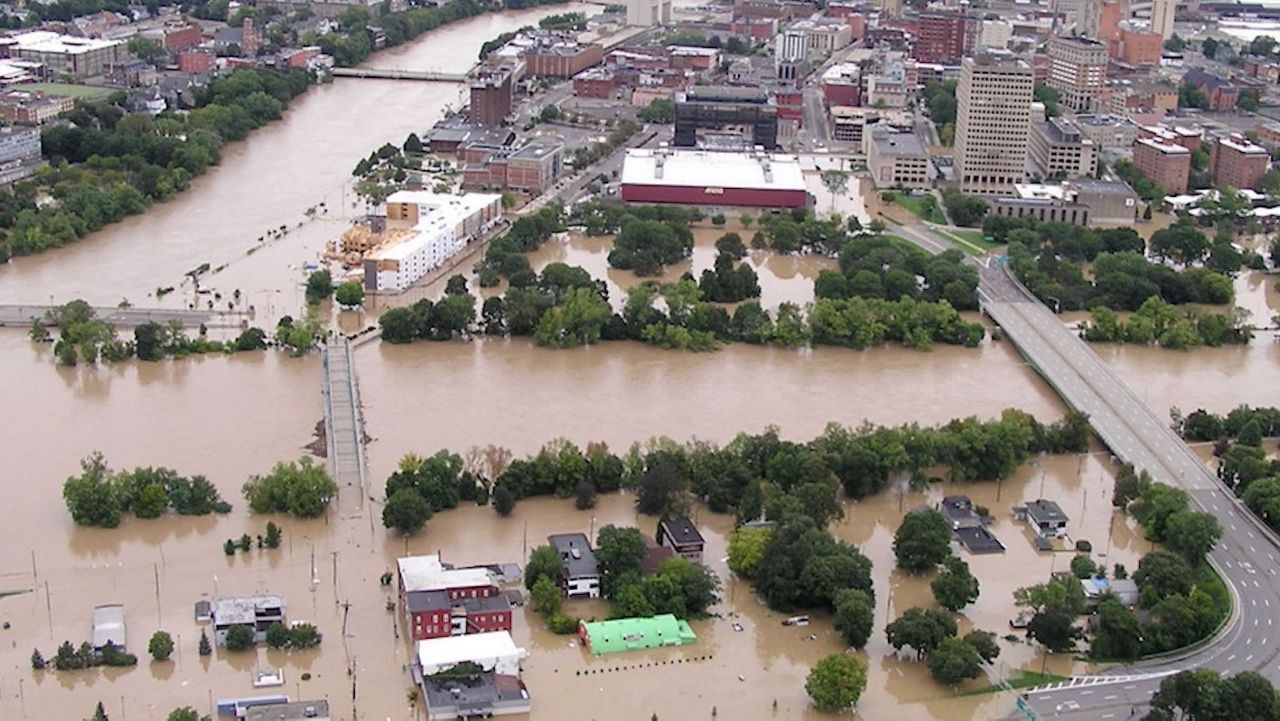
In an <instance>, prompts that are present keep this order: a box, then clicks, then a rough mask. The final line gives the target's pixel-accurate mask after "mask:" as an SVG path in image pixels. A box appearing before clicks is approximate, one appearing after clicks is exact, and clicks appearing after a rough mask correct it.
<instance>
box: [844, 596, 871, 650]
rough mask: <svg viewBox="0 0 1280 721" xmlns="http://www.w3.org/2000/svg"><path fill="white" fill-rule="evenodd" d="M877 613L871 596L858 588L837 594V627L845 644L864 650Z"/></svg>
mask: <svg viewBox="0 0 1280 721" xmlns="http://www.w3.org/2000/svg"><path fill="white" fill-rule="evenodd" d="M875 617H876V612H875V608H874V607H873V606H872V604H871V596H869V595H868V594H867V592H866V591H862V590H860V589H857V588H846V589H844V590H843V591H837V592H836V613H835V627H836V630H837V631H839V632H840V637H841V638H843V639H844V642H845V643H846V644H848V645H850V646H853V647H854V648H862V647H863V646H865V645H867V640H868V639H870V638H871V629H872V627H873V626H874V624H875Z"/></svg>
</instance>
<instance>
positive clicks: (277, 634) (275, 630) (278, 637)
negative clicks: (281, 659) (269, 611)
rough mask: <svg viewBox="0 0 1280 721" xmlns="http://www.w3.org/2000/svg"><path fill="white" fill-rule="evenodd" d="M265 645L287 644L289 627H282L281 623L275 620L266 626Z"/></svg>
mask: <svg viewBox="0 0 1280 721" xmlns="http://www.w3.org/2000/svg"><path fill="white" fill-rule="evenodd" d="M266 635H267V637H266V642H267V647H268V648H276V649H280V648H284V647H285V646H288V645H289V629H287V628H285V627H284V624H283V623H280V622H278V621H277V622H276V623H273V624H271V625H270V626H267V634H266Z"/></svg>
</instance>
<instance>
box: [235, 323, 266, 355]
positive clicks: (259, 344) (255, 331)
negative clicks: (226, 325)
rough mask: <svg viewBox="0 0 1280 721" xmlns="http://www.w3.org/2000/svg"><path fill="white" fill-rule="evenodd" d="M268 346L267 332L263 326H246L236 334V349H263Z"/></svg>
mask: <svg viewBox="0 0 1280 721" xmlns="http://www.w3.org/2000/svg"><path fill="white" fill-rule="evenodd" d="M266 347H267V333H266V331H264V330H262V329H261V328H245V329H244V330H243V331H241V332H240V335H238V336H236V340H235V349H236V351H250V350H262V349H264V348H266Z"/></svg>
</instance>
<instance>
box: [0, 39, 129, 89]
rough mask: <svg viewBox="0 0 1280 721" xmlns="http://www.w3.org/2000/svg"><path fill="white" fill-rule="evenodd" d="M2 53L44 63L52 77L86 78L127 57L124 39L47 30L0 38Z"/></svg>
mask: <svg viewBox="0 0 1280 721" xmlns="http://www.w3.org/2000/svg"><path fill="white" fill-rule="evenodd" d="M0 55H3V57H9V58H21V59H22V60H29V61H31V62H36V63H43V64H44V66H45V74H46V75H47V76H48V77H50V78H69V79H71V80H84V79H85V78H91V77H94V76H97V75H105V74H106V73H107V71H108V70H110V69H111V66H112V65H114V64H116V63H118V62H120V61H122V60H124V58H125V56H126V53H125V47H124V43H123V42H121V41H119V40H100V39H96V38H78V37H72V36H70V35H59V34H58V33H54V32H49V31H46V30H36V31H34V32H29V33H23V34H21V35H14V36H12V37H8V38H0Z"/></svg>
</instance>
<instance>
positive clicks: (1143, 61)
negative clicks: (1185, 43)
mask: <svg viewBox="0 0 1280 721" xmlns="http://www.w3.org/2000/svg"><path fill="white" fill-rule="evenodd" d="M1163 50H1164V38H1162V37H1160V33H1149V32H1139V31H1136V30H1130V29H1129V28H1123V29H1121V30H1120V56H1119V58H1118V59H1119V60H1121V61H1123V62H1125V63H1128V64H1129V65H1159V64H1160V54H1161V52H1162V51H1163Z"/></svg>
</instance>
